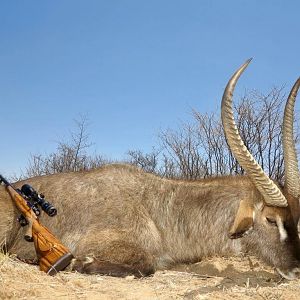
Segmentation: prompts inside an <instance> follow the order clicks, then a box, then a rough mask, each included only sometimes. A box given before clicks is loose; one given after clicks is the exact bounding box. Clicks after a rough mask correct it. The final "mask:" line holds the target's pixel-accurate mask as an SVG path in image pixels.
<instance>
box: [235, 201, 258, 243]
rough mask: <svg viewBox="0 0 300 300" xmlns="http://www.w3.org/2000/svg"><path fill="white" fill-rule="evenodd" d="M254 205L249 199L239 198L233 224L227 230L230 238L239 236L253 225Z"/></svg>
mask: <svg viewBox="0 0 300 300" xmlns="http://www.w3.org/2000/svg"><path fill="white" fill-rule="evenodd" d="M253 217H254V206H253V204H252V203H250V201H246V200H241V202H240V205H239V208H238V211H237V214H236V216H235V219H234V222H233V225H232V226H231V228H230V230H229V237H230V238H231V239H237V238H241V237H242V236H244V235H245V234H247V232H248V231H249V230H250V229H252V227H253Z"/></svg>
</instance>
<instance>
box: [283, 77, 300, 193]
mask: <svg viewBox="0 0 300 300" xmlns="http://www.w3.org/2000/svg"><path fill="white" fill-rule="evenodd" d="M299 87H300V77H299V78H298V80H297V81H296V82H295V84H294V86H293V88H292V90H291V92H290V94H289V96H288V99H287V102H286V105H285V109H284V118H283V129H282V144H283V154H284V169H285V174H284V175H285V188H286V191H287V192H288V193H289V194H290V195H292V196H294V197H296V198H297V197H299V195H300V178H299V168H298V159H297V153H296V147H295V142H294V134H293V133H294V108H295V100H296V97H297V92H298V90H299Z"/></svg>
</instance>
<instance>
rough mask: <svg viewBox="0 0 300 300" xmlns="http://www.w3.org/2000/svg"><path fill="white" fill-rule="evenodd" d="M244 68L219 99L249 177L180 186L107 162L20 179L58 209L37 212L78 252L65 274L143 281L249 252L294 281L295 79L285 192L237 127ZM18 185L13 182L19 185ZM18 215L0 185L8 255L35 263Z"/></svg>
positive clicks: (288, 110)
mask: <svg viewBox="0 0 300 300" xmlns="http://www.w3.org/2000/svg"><path fill="white" fill-rule="evenodd" d="M249 62H250V61H247V62H246V63H245V64H244V65H243V66H241V67H240V68H239V69H238V70H237V71H236V73H235V74H234V75H233V76H232V78H231V79H230V80H229V82H228V84H227V87H226V89H225V92H224V95H223V99H222V121H223V126H224V130H225V134H226V137H227V140H228V144H229V146H230V149H231V151H232V153H233V155H234V156H235V157H236V159H237V160H238V161H239V163H240V165H241V166H242V167H243V168H244V169H245V171H246V172H247V174H248V175H247V176H236V177H233V176H225V177H216V178H211V179H202V180H197V181H179V180H169V179H163V178H160V177H158V176H155V175H153V174H149V173H145V172H143V171H141V170H139V169H137V168H135V167H133V166H128V165H107V166H105V167H102V168H100V169H97V170H93V171H87V172H78V173H65V174H55V175H49V176H40V177H35V178H31V179H28V180H26V182H27V183H29V184H31V185H32V186H34V187H35V188H36V189H37V190H38V191H41V192H43V193H45V194H46V195H47V196H48V197H49V199H51V201H52V203H53V204H54V205H55V206H56V207H57V209H58V215H57V216H56V217H54V218H49V217H44V216H42V217H41V221H42V223H43V224H45V225H46V226H48V227H49V228H50V229H51V231H52V232H53V233H54V234H55V235H56V236H57V237H58V238H59V239H60V240H61V241H62V242H63V243H64V244H65V245H66V246H67V247H69V248H70V249H71V251H72V253H73V254H74V256H75V259H74V260H73V262H72V265H71V269H73V270H76V271H79V272H83V273H88V274H108V275H112V276H126V275H129V274H133V275H135V276H137V277H139V276H146V275H149V274H151V273H153V272H154V271H155V270H156V269H158V268H162V267H167V266H168V265H170V264H174V263H177V262H196V261H199V260H201V258H203V257H207V256H213V255H236V254H239V253H241V252H249V253H252V254H254V255H256V256H257V257H259V258H260V259H262V260H264V261H265V262H267V263H268V264H270V265H272V266H274V267H275V268H276V269H277V270H278V272H279V273H280V274H281V275H282V276H283V277H285V278H288V279H293V278H295V277H296V275H297V272H298V267H299V264H300V246H299V237H298V233H297V229H296V224H297V223H298V219H299V211H300V210H299V201H298V198H299V194H300V182H299V170H298V162H297V157H296V150H295V145H294V139H293V114H294V112H293V111H294V102H295V98H296V94H297V91H298V89H299V86H300V78H299V79H298V80H297V82H296V83H295V85H294V87H293V88H292V90H291V93H290V95H289V97H288V100H287V104H286V107H285V113H284V122H283V148H284V162H285V186H284V188H283V189H281V188H280V187H279V186H278V185H277V184H275V183H274V182H273V181H272V180H270V179H269V177H268V176H267V175H266V174H265V173H264V172H263V170H262V168H261V167H260V166H259V165H258V163H257V162H256V161H255V159H254V158H253V157H252V155H251V154H250V153H249V152H248V150H247V149H246V147H245V146H244V144H243V142H242V140H241V138H240V136H239V133H238V130H237V127H236V125H235V121H234V117H233V112H232V94H233V91H234V87H235V85H236V82H237V80H238V78H239V77H240V75H241V73H242V72H243V71H244V69H245V68H246V67H247V66H248V64H249ZM22 184H23V182H18V183H16V187H20V186H21V185H22ZM17 216H18V212H17V211H16V209H15V207H14V205H13V203H12V201H11V200H10V198H9V195H8V193H7V192H6V191H5V188H4V187H1V188H0V242H1V241H3V246H4V247H5V249H7V250H8V251H9V252H10V253H16V254H17V255H18V257H20V258H23V259H34V258H35V252H34V248H33V246H32V244H30V243H28V242H26V241H24V239H23V233H22V229H20V226H19V224H18V223H17V222H16V219H17ZM4 244H5V245H4Z"/></svg>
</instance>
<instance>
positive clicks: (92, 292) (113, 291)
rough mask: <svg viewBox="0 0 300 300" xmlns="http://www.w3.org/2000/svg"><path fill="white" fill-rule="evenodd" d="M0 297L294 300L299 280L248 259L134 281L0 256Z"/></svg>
mask: <svg viewBox="0 0 300 300" xmlns="http://www.w3.org/2000/svg"><path fill="white" fill-rule="evenodd" d="M0 299H114V300H115V299H269V300H273V299H289V300H292V299H300V280H296V281H286V280H283V279H281V278H280V277H279V276H278V275H276V274H275V273H274V271H273V270H272V268H269V267H267V266H265V265H264V264H262V263H261V262H259V261H257V260H256V259H255V258H253V257H235V258H218V257H217V258H212V259H206V260H203V261H202V262H199V263H196V264H192V265H179V266H176V268H174V269H172V270H166V271H158V272H156V273H155V274H154V276H152V277H148V278H142V279H134V278H132V277H127V278H113V277H108V276H98V275H97V276H96V275H93V276H92V275H82V274H78V273H70V272H61V273H59V274H57V275H56V276H54V277H50V276H48V275H46V274H45V273H43V272H40V271H39V270H38V268H37V267H36V266H32V265H27V264H25V263H22V262H20V261H18V260H16V259H14V258H13V257H9V256H7V255H4V254H0Z"/></svg>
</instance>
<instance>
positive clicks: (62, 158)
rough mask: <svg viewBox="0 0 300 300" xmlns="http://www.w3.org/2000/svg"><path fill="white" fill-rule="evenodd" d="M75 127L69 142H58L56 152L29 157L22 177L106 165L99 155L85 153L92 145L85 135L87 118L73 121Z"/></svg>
mask: <svg viewBox="0 0 300 300" xmlns="http://www.w3.org/2000/svg"><path fill="white" fill-rule="evenodd" d="M75 126H76V130H75V131H73V132H71V134H70V141H60V142H58V144H57V149H56V151H54V152H52V153H50V154H46V155H42V154H33V155H31V157H30V159H29V164H28V167H27V168H26V171H25V172H24V174H23V176H22V177H24V178H28V177H33V176H38V175H48V174H55V173H61V172H69V171H81V170H89V169H93V168H97V167H99V166H101V165H103V164H105V163H107V162H108V160H107V159H104V158H103V157H102V156H101V155H89V154H88V153H87V149H88V148H90V147H91V145H92V143H91V142H90V141H89V134H88V133H87V126H88V121H87V118H86V117H81V118H80V119H79V120H75Z"/></svg>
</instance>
